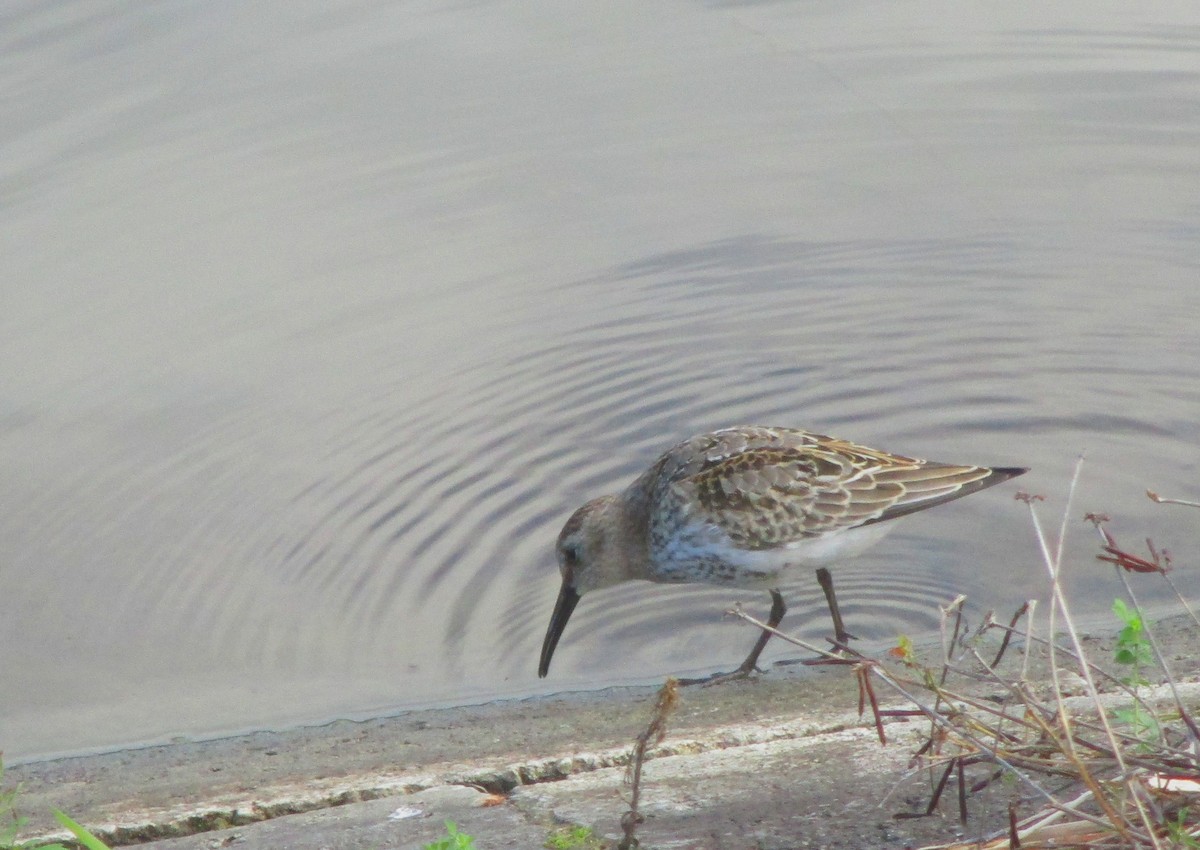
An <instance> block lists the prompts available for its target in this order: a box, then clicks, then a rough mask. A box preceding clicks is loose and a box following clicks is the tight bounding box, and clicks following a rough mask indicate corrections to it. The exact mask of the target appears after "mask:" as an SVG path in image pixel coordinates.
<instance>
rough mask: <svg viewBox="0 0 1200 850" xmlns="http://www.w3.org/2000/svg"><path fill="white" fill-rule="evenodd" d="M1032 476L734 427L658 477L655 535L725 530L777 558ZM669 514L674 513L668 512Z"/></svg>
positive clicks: (680, 450) (686, 448)
mask: <svg viewBox="0 0 1200 850" xmlns="http://www.w3.org/2000/svg"><path fill="white" fill-rule="evenodd" d="M1022 471H1024V470H1015V469H1014V470H992V469H988V468H987V467H980V466H959V465H953V464H943V463H930V462H927V461H923V460H918V459H916V458H909V457H903V456H901V455H893V454H889V453H887V452H882V451H878V450H876V449H870V448H867V447H865V446H859V445H856V444H854V443H849V442H846V441H844V440H838V439H834V438H832V437H825V436H822V435H820V434H811V433H808V432H806V431H798V430H794V429H786V428H758V427H746V428H730V429H725V430H723V431H716V432H713V433H711V434H703V435H701V436H699V437H694V438H692V439H691V440H688V441H687V442H685V443H681V444H680V445H678V446H676V447H675V448H674V449H672V450H671V451H669V452H667V453H666V454H665V455H664V456H663V457H662V458H661V459H660V460H659V462H658V463H657V464H655V466H654V468H653V469H652V470H651V472H654V473H656V474H657V475H658V481H659V482H660V483H659V486H658V487H657V488H654V489H657V490H658V491H659V492H657V493H655V494H654V495H653V497H652V499H654V500H656V501H658V503H659V505H658V506H659V508H660V509H659V510H651V512H650V513H651V518H650V525H651V528H650V529H649V530H650V533H651V536H652V537H653V538H658V539H664V538H665V537H666V536H668V535H670V534H672V533H674V532H675V531H677V530H678V526H679V525H681V524H687V525H692V524H695V523H701V524H708V525H712V526H715V527H717V528H719V529H720V530H721V531H722V532H724V533H725V534H726V535H728V537H729V538H730V540H731V542H733V544H734V545H736V546H738V547H740V548H744V549H773V548H778V547H781V546H786V545H788V544H789V543H793V542H796V541H799V540H802V539H804V538H808V537H813V536H815V535H820V534H825V533H828V532H831V531H836V530H839V529H845V528H852V527H855V526H860V525H867V524H869V523H874V522H880V521H883V520H887V519H893V518H895V517H899V516H903V515H904V514H908V513H912V512H914V511H918V510H923V509H925V508H928V507H932V506H933V505H937V504H941V503H942V502H947V501H950V500H952V499H957V498H960V497H962V496H966V495H968V494H969V493H974V492H976V491H977V490H981V489H983V488H984V487H988V486H990V485H992V484H996V483H999V482H1000V481H1003V480H1005V479H1007V478H1010V477H1012V476H1013V475H1016V474H1019V472H1022ZM666 508H669V509H666Z"/></svg>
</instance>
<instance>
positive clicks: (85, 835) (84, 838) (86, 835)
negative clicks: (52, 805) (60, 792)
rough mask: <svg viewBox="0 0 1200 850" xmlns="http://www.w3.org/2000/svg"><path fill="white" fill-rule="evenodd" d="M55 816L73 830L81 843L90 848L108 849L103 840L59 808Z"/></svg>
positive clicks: (97, 849)
mask: <svg viewBox="0 0 1200 850" xmlns="http://www.w3.org/2000/svg"><path fill="white" fill-rule="evenodd" d="M54 817H56V818H58V822H59V823H61V824H62V825H63V826H65V827H66V828H67V829H69V830H71V834H72V835H74V836H75V837H76V838H77V839H79V843H80V844H82V845H83V846H84V847H86V848H87V849H88V850H108V845H107V844H105V843H104V842H103V841H101V840H100V839H99V838H97V837H96V836H94V835H92V834H91V833H90V832H88V831H87V830H86V829H84V828H83V827H82V826H80V825H79V824H77V823H75V821H73V820H71V819H70V818H69V817H67V816H66V815H65V814H63V813H62V812H60V811H59V810H58V809H55V810H54Z"/></svg>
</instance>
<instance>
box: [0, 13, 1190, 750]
mask: <svg viewBox="0 0 1200 850" xmlns="http://www.w3.org/2000/svg"><path fill="white" fill-rule="evenodd" d="M0 96H2V98H3V107H2V108H3V115H4V121H3V130H0V154H2V155H0V256H3V257H4V261H3V270H4V273H3V278H2V280H0V286H2V290H0V291H2V292H3V303H2V306H3V309H2V310H0V363H2V364H3V365H2V366H0V462H2V463H3V468H4V470H5V472H4V475H3V476H0V505H2V510H0V749H2V750H3V751H4V753H5V755H6V757H7V758H9V759H10V761H11V760H15V759H21V758H30V757H37V756H44V755H47V754H51V753H58V752H69V751H78V750H81V749H91V748H112V747H118V746H122V745H126V744H131V743H137V742H146V741H154V740H162V739H164V738H168V737H171V736H174V735H187V736H206V735H214V734H221V733H224V732H229V731H233V730H238V729H245V728H261V727H264V726H286V725H289V724H298V723H310V722H316V721H320V720H323V719H327V718H331V717H365V716H371V715H374V714H382V713H387V712H391V711H396V710H398V709H401V708H404V707H409V706H418V705H430V704H438V703H453V702H466V701H479V700H486V699H492V698H496V697H503V696H519V695H526V694H537V693H548V692H552V691H558V690H566V689H573V688H575V689H577V688H590V687H600V686H605V685H609V684H614V683H626V682H635V681H650V680H653V679H655V678H656V677H661V676H662V675H663V674H666V673H682V672H691V671H699V670H704V669H713V668H718V667H721V666H723V665H727V664H729V663H730V662H732V661H735V660H737V659H739V658H740V657H741V656H742V654H743V653H744V651H745V649H746V645H747V644H748V643H749V642H750V640H751V638H752V634H751V633H750V632H749V630H748V629H746V628H744V627H742V628H740V627H738V626H736V625H734V624H732V623H730V622H727V621H722V619H721V616H720V615H721V612H722V611H723V610H724V609H725V608H727V607H728V606H729V604H730V603H731V602H733V601H744V602H747V603H748V604H750V605H754V606H759V607H763V606H764V603H765V596H763V597H762V598H760V595H756V594H753V593H740V592H736V591H727V590H719V589H704V588H695V587H652V586H648V585H628V586H625V587H620V588H615V589H612V590H609V591H606V592H604V593H598V594H596V595H594V596H589V597H588V598H587V599H586V600H585V601H584V602H583V603H582V604H581V606H580V608H579V609H578V612H577V613H576V616H575V619H574V620H573V621H572V623H571V626H570V628H569V629H568V631H567V634H566V637H565V639H564V641H563V644H562V645H561V647H560V649H559V652H558V654H557V655H556V658H555V665H554V669H553V672H552V675H551V677H550V678H549V679H547V680H544V681H539V680H538V679H537V678H536V674H535V668H536V659H537V650H538V648H539V646H540V642H541V638H542V634H543V632H544V629H545V626H546V622H547V620H548V618H549V614H550V608H551V605H552V602H553V599H554V596H555V593H556V591H557V588H558V577H557V572H556V569H555V565H554V559H553V553H552V545H553V541H554V537H555V535H556V534H557V532H558V529H559V527H560V525H561V523H562V522H563V520H564V519H565V518H566V516H567V515H569V513H570V512H571V510H572V509H573V508H574V507H575V506H576V505H578V504H579V503H581V502H582V501H584V500H585V499H587V498H590V497H592V496H595V495H598V494H600V493H603V492H609V491H613V490H616V489H618V488H620V487H623V486H624V485H625V484H626V483H627V482H628V481H629V480H630V479H631V478H632V477H633V476H634V475H636V474H637V473H638V472H639V471H640V470H641V469H642V468H644V466H645V465H647V464H648V463H650V462H651V461H652V460H653V459H654V457H655V456H656V455H657V453H658V452H659V451H661V450H662V449H664V448H666V447H667V446H669V445H670V444H672V443H674V442H675V441H677V440H679V439H682V438H683V437H686V436H688V435H690V434H692V433H695V432H698V431H703V430H707V429H710V428H714V427H719V426H722V425H728V424H734V423H743V422H754V423H763V424H782V425H797V426H802V427H808V428H811V429H813V430H819V431H823V432H826V433H832V434H835V435H838V436H844V437H848V438H851V439H856V440H859V441H862V442H866V443H869V444H872V445H877V446H880V447H883V448H889V449H892V450H894V451H899V452H904V453H911V454H918V455H924V456H932V457H935V458H938V459H943V460H948V461H968V462H976V463H995V464H1006V465H1013V464H1023V465H1029V466H1032V467H1033V468H1034V472H1033V473H1031V474H1030V475H1028V476H1026V477H1025V478H1023V479H1022V480H1021V482H1020V483H1021V485H1022V486H1023V487H1025V488H1026V489H1030V490H1033V491H1036V492H1040V493H1044V494H1045V495H1046V496H1047V502H1046V503H1045V505H1044V511H1045V512H1046V516H1047V518H1048V520H1049V521H1053V522H1055V523H1056V522H1057V516H1058V511H1059V510H1061V508H1062V505H1063V497H1064V494H1065V491H1066V487H1067V482H1068V479H1069V477H1070V473H1071V470H1072V468H1073V465H1074V462H1075V458H1076V456H1077V455H1078V454H1079V452H1081V451H1084V450H1086V451H1087V453H1088V463H1087V465H1086V466H1085V468H1084V472H1083V479H1082V484H1081V487H1080V491H1079V493H1078V496H1077V507H1076V509H1075V512H1076V513H1077V514H1082V512H1083V511H1084V510H1104V511H1108V512H1110V513H1111V514H1113V516H1114V517H1115V518H1116V523H1115V525H1114V530H1115V531H1117V532H1118V533H1119V534H1122V535H1123V536H1124V538H1125V539H1126V541H1127V542H1128V543H1129V544H1130V545H1132V544H1133V543H1134V542H1135V541H1139V540H1140V539H1141V538H1142V537H1144V536H1146V535H1152V536H1153V537H1154V538H1155V539H1156V540H1157V541H1158V542H1159V543H1160V544H1162V545H1166V546H1168V547H1171V548H1174V549H1175V550H1176V551H1177V553H1179V561H1180V568H1179V570H1178V571H1177V577H1176V580H1177V582H1178V583H1179V584H1180V586H1181V587H1182V588H1183V589H1184V590H1185V591H1186V592H1188V593H1190V594H1191V595H1192V596H1193V597H1195V596H1197V595H1200V581H1198V580H1197V577H1196V575H1195V572H1194V570H1192V569H1190V567H1189V564H1190V562H1191V561H1193V560H1194V558H1189V557H1188V553H1195V552H1196V551H1200V540H1198V539H1197V536H1196V533H1195V529H1196V521H1195V514H1194V513H1191V512H1188V511H1186V510H1185V509H1180V508H1174V509H1172V508H1165V507H1156V506H1154V505H1152V504H1150V503H1149V502H1148V501H1147V500H1146V499H1145V497H1144V496H1143V495H1142V492H1143V490H1144V489H1145V488H1146V487H1148V486H1149V487H1153V488H1154V489H1156V490H1159V491H1161V492H1164V493H1167V494H1170V495H1176V496H1179V497H1183V498H1192V499H1195V498H1197V497H1200V485H1198V484H1197V480H1198V476H1197V466H1198V460H1200V454H1198V451H1197V446H1198V445H1200V415H1198V412H1200V383H1198V381H1197V378H1198V377H1200V345H1198V344H1197V341H1196V340H1197V333H1198V329H1200V9H1198V8H1197V7H1196V6H1195V4H1194V3H1192V2H1190V0H1189V2H1186V3H1182V2H1181V3H1175V4H1172V3H1160V4H1155V5H1154V6H1153V7H1152V8H1151V7H1148V6H1147V7H1143V6H1141V5H1137V6H1131V5H1129V4H1127V3H1099V4H1097V3H1095V2H1089V3H1083V2H1063V3H1058V4H1052V5H1051V6H1050V7H1046V8H1041V7H1039V8H1037V9H1033V8H1025V9H1017V8H1015V7H1014V8H1008V7H1003V8H1001V7H996V6H995V5H994V4H988V3H969V2H968V3H957V4H945V5H938V6H936V7H928V6H910V5H908V6H906V5H896V4H859V5H857V6H848V5H847V4H840V3H838V4H834V3H764V4H721V3H711V4H698V3H690V4H689V3H680V4H675V5H661V4H639V3H628V4H621V3H617V4H613V3H593V4H584V5H583V6H580V5H578V4H576V5H574V6H572V7H571V8H565V7H561V6H559V5H558V4H554V3H540V2H536V0H535V1H534V2H514V3H483V4H466V5H463V4H454V3H440V2H417V3H405V4H383V3H373V2H342V3H334V4H330V3H316V2H308V3H305V2H293V0H288V2H274V3H272V2H261V3H256V4H242V5H237V6H229V5H217V4H209V3H201V2H182V1H181V0H180V1H178V2H171V1H170V0H168V2H160V3H154V4H143V3H139V4H128V3H118V2H86V3H85V2H53V3H51V2H32V0H31V1H30V2H12V3H9V4H8V5H7V6H6V7H5V10H4V11H3V12H2V13H0ZM1016 489H1017V488H1016V487H1015V486H1009V487H1003V488H997V489H996V490H992V491H989V492H988V493H986V494H981V495H979V496H975V497H972V498H971V499H967V500H964V501H962V502H959V503H956V504H955V505H953V506H949V507H946V508H942V509H939V510H937V511H932V512H929V513H927V514H922V515H919V516H917V517H914V518H912V519H910V520H908V521H907V522H906V523H905V524H904V525H903V526H901V527H900V529H899V530H897V531H896V532H895V533H894V535H893V536H892V537H891V538H889V543H888V544H887V545H884V546H881V547H879V548H878V549H876V550H875V551H874V552H872V553H871V554H869V555H867V556H864V557H862V558H860V559H858V560H857V561H854V562H853V563H849V564H846V565H845V566H844V567H841V568H839V570H838V572H837V580H838V583H839V590H840V593H841V596H842V599H843V600H844V604H845V607H846V610H847V613H848V615H849V622H848V625H849V627H850V629H851V630H852V631H854V632H856V633H857V634H858V635H860V636H861V637H863V638H868V639H880V640H884V639H890V638H893V637H894V636H895V635H896V634H897V633H898V632H906V633H910V634H912V633H920V632H924V631H926V630H929V629H931V628H933V627H934V625H935V624H936V617H937V603H938V602H944V601H945V600H947V599H949V598H951V597H953V596H954V595H955V594H957V593H966V594H968V595H969V596H970V598H971V599H972V600H973V603H974V605H975V608H974V610H975V611H979V610H982V609H986V608H991V607H996V608H998V609H1005V610H1006V609H1009V608H1011V607H1013V606H1015V605H1016V604H1018V603H1019V601H1020V600H1022V599H1024V598H1025V597H1026V596H1029V595H1036V594H1038V593H1039V592H1040V591H1039V589H1040V586H1041V576H1042V567H1041V566H1040V565H1039V562H1038V561H1037V558H1036V552H1035V548H1034V545H1033V538H1032V532H1031V531H1030V524H1029V520H1028V517H1027V514H1026V513H1025V510H1024V508H1023V507H1022V506H1021V505H1019V504H1017V503H1015V502H1014V501H1013V500H1012V499H1011V494H1012V492H1013V491H1015V490H1016ZM1072 528H1073V529H1074V532H1075V534H1076V537H1075V538H1074V541H1075V547H1074V561H1073V564H1074V577H1073V578H1072V587H1073V589H1074V591H1075V593H1076V594H1077V596H1078V599H1079V600H1080V601H1079V605H1080V608H1081V609H1082V610H1085V611H1086V610H1094V611H1102V610H1104V609H1105V608H1106V607H1107V605H1108V604H1109V602H1110V601H1111V599H1112V597H1113V595H1114V593H1115V592H1116V591H1117V586H1116V582H1115V580H1114V579H1113V577H1112V575H1111V574H1110V573H1109V572H1107V571H1105V570H1103V569H1099V568H1098V565H1097V564H1095V563H1094V561H1093V557H1092V556H1093V555H1094V554H1095V547H1094V543H1093V541H1092V538H1091V537H1090V536H1089V530H1088V529H1087V528H1086V527H1084V526H1083V525H1082V523H1075V524H1074V525H1073V526H1072ZM786 590H787V594H788V597H789V599H790V601H791V605H792V610H793V612H794V613H793V615H792V616H791V617H790V618H789V620H788V621H787V623H788V624H789V625H790V626H791V627H793V628H794V629H796V630H798V631H800V632H802V633H804V634H805V635H807V636H809V637H813V638H815V637H818V636H820V635H822V634H823V633H824V632H825V631H826V629H827V625H826V622H825V619H824V615H823V613H822V612H821V610H820V609H821V602H820V599H819V590H818V589H817V587H816V584H815V582H813V581H812V579H811V576H810V575H809V574H808V573H807V571H801V574H798V575H797V576H796V577H795V581H794V582H793V583H792V584H791V585H790V586H789V587H788V588H786ZM1147 595H1150V592H1149V591H1147ZM810 614H813V615H815V616H808V615H810ZM775 652H776V655H779V654H780V653H781V652H786V651H785V650H781V649H776V651H775Z"/></svg>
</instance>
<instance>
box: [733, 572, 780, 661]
mask: <svg viewBox="0 0 1200 850" xmlns="http://www.w3.org/2000/svg"><path fill="white" fill-rule="evenodd" d="M786 613H787V605H785V604H784V602H783V596H781V595H780V593H779V591H778V590H776V589H775V588H771V613H770V614H769V615H768V616H767V625H768V626H770V627H771V628H773V629H776V628H779V623H780V621H781V620H782V619H783V615H784V614H786ZM771 637H772V635H771V633H770V632H766V631H764V632H762V633H760V634H759V636H758V640H756V641H755V642H754V648H753V649H751V650H750V654H749V655H747V656H746V660H745V661H743V662H742V666H741V667H739V668H737V669H736V670H734V671H733V673H732V674H730V675H733V676H739V675H740V676H748V675H749V674H751V673H753V672H754V671H755V670H757V669H758V656H760V655H762V651H763V649H764V648H766V645H767V641H769V640H770V639H771Z"/></svg>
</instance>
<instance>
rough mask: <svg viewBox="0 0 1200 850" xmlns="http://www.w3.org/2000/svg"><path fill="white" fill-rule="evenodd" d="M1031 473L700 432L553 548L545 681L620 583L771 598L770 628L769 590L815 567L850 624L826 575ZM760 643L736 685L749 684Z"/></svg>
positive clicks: (846, 445) (747, 433) (580, 513)
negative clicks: (561, 652)
mask: <svg viewBox="0 0 1200 850" xmlns="http://www.w3.org/2000/svg"><path fill="white" fill-rule="evenodd" d="M1025 472H1028V470H1027V469H1022V468H1020V467H996V468H990V467H986V466H967V465H959V464H951V463H938V462H934V461H925V460H918V459H916V458H910V457H904V456H902V455H894V454H889V453H888V452H884V451H880V450H878V449H871V448H867V447H866V446H859V445H856V444H854V443H850V442H846V441H845V440H839V439H835V438H833V437H826V436H823V435H821V434H812V433H809V432H807V431H800V430H796V429H793V428H764V427H758V426H742V427H736V428H725V429H723V430H720V431H713V432H711V433H708V434H700V435H699V436H696V437H692V438H691V439H690V440H685V441H684V442H682V443H680V444H679V445H677V446H675V447H674V448H672V449H670V450H669V451H667V452H666V453H665V454H664V455H663V456H662V457H660V458H659V459H658V460H657V461H656V462H655V463H654V465H653V466H651V467H650V468H649V469H647V470H646V471H645V472H644V473H642V474H641V475H640V476H639V477H638V478H637V480H636V481H634V482H633V483H632V484H631V485H629V487H628V488H626V489H625V491H624V492H622V493H619V494H616V495H610V496H601V497H600V498H598V499H593V500H592V501H590V502H588V503H587V504H585V505H584V506H583V507H581V508H579V510H577V511H575V513H574V514H572V515H571V518H570V519H568V520H567V522H566V525H564V526H563V529H562V532H561V533H560V534H559V535H558V543H557V545H556V550H557V555H558V568H559V571H560V573H561V574H562V587H561V589H560V590H559V592H558V601H557V602H555V605H554V613H553V615H552V616H551V618H550V626H549V628H548V629H547V630H546V638H545V640H544V641H543V643H542V655H541V659H540V661H539V663H538V676H539V677H544V676H545V675H546V673H547V672H549V670H550V659H551V657H552V656H553V655H554V648H555V647H556V646H557V645H558V639H559V638H560V637H561V636H562V633H563V629H565V628H566V625H567V620H569V619H570V617H571V612H572V611H574V610H575V606H576V605H577V604H578V603H579V599H580V597H581V596H582V595H583V594H585V593H588V592H589V591H592V590H599V589H601V588H604V587H611V586H612V585H615V584H619V583H621V582H624V581H634V580H644V581H653V582H667V583H688V582H697V583H704V584H719V585H728V586H733V587H765V588H769V589H770V594H771V603H772V604H771V614H770V617H769V619H768V624H769V625H770V626H771V627H773V628H774V627H776V626H778V625H779V621H780V620H782V619H783V615H784V613H785V612H786V611H787V606H786V605H785V604H784V601H783V597H782V596H781V595H780V593H779V591H778V590H777V589H775V587H774V585H775V583H776V582H777V581H778V579H779V576H780V573H782V572H783V571H784V570H785V569H787V568H788V567H795V566H801V565H807V566H814V567H818V569H817V579H818V581H819V582H820V584H821V588H822V590H824V592H825V598H826V601H827V602H828V604H829V610H830V614H831V616H832V617H833V623H834V631H835V637H836V640H837V643H839V644H844V643H845V642H846V641H847V640H848V639H849V638H850V635H849V634H848V633H847V632H846V630H845V628H844V627H843V625H842V620H841V615H840V614H839V612H838V608H837V602H836V598H835V596H834V594H833V582H832V578H831V577H830V575H829V571H828V569H826V566H827V565H829V564H832V563H833V562H835V561H838V560H841V559H843V558H848V557H851V556H853V555H857V554H859V553H860V552H862V551H863V550H865V549H867V548H868V547H869V546H871V545H872V544H874V543H876V542H877V541H878V540H879V539H880V538H881V537H883V535H885V534H886V533H887V532H888V531H890V530H891V528H892V527H893V526H894V525H895V523H893V522H891V520H895V519H897V518H898V517H902V516H905V515H907V514H911V513H914V512H916V511H923V510H925V509H926V508H931V507H933V506H934V505H940V504H942V503H943V502H949V501H952V500H954V499H959V498H961V497H963V496H967V495H970V494H971V493H974V492H976V491H978V490H982V489H984V488H985V487H991V486H992V485H993V484H999V483H1000V482H1002V481H1007V480H1008V479H1009V478H1013V477H1015V476H1017V475H1021V474H1022V473H1025ZM770 636H771V635H770V633H769V632H765V631H764V632H762V634H761V635H760V636H759V638H758V640H757V642H756V643H755V644H754V647H753V649H751V651H750V655H749V656H747V658H746V660H745V661H744V662H742V665H741V666H740V667H738V669H737V670H735V671H734V672H733V673H732V674H730V675H732V676H745V675H749V674H750V673H751V672H753V671H754V670H755V669H757V668H756V664H757V662H758V656H759V655H760V654H761V653H762V650H763V647H764V646H766V643H767V640H768V639H769V638H770Z"/></svg>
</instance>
